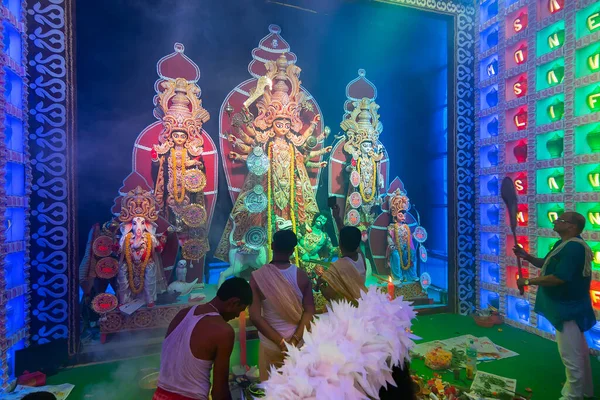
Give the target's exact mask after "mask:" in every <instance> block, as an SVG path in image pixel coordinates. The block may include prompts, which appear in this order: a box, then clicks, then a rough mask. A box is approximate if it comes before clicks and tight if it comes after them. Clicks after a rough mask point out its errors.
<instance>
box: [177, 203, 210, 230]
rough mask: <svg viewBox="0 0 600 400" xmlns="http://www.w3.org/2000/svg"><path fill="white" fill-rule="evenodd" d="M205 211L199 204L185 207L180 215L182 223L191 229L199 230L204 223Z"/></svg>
mask: <svg viewBox="0 0 600 400" xmlns="http://www.w3.org/2000/svg"><path fill="white" fill-rule="evenodd" d="M206 218H207V216H206V210H205V209H204V207H202V206H201V205H200V204H190V205H188V206H185V207H184V209H183V212H182V213H181V219H182V220H183V222H184V223H185V224H186V225H187V226H189V227H191V228H199V227H201V226H202V225H204V224H205V223H206Z"/></svg>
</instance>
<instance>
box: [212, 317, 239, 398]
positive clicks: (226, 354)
mask: <svg viewBox="0 0 600 400" xmlns="http://www.w3.org/2000/svg"><path fill="white" fill-rule="evenodd" d="M214 337H216V338H217V343H216V344H217V355H216V357H215V363H214V365H213V385H212V392H211V396H212V399H213V400H231V392H230V391H229V359H230V358H231V352H232V351H233V342H234V340H235V332H234V331H233V328H232V327H231V326H230V325H227V326H226V327H224V329H223V332H222V333H220V334H219V335H215V336H214Z"/></svg>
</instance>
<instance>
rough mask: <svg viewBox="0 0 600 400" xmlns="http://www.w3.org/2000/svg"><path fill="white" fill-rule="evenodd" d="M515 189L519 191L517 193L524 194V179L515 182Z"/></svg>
mask: <svg viewBox="0 0 600 400" xmlns="http://www.w3.org/2000/svg"><path fill="white" fill-rule="evenodd" d="M515 189H516V190H517V192H522V191H523V190H524V189H525V186H524V185H523V180H522V179H517V180H515Z"/></svg>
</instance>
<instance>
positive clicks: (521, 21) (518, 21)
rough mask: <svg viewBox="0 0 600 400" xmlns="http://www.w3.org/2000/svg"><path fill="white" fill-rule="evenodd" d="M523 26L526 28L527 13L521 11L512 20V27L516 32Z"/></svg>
mask: <svg viewBox="0 0 600 400" xmlns="http://www.w3.org/2000/svg"><path fill="white" fill-rule="evenodd" d="M525 28H527V14H525V13H521V14H519V16H518V17H517V18H515V20H514V21H513V29H514V31H515V32H517V33H518V32H521V31H522V30H523V29H525Z"/></svg>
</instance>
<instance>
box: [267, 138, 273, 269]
mask: <svg viewBox="0 0 600 400" xmlns="http://www.w3.org/2000/svg"><path fill="white" fill-rule="evenodd" d="M272 153H273V142H270V143H269V146H268V148H267V156H268V158H269V162H270V163H271V162H272V161H273V160H272V158H271V154H272ZM272 208H273V200H272V190H271V165H269V168H268V169H267V252H268V254H269V261H270V260H271V259H272V258H273V250H271V243H272V242H273V225H272V224H273V218H272V211H271V210H272Z"/></svg>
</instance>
